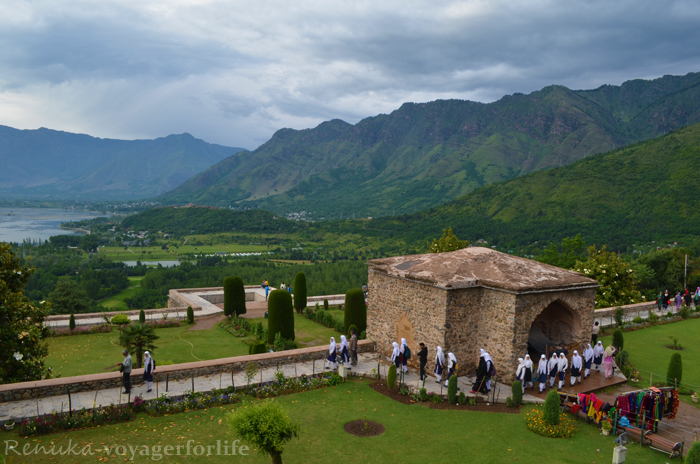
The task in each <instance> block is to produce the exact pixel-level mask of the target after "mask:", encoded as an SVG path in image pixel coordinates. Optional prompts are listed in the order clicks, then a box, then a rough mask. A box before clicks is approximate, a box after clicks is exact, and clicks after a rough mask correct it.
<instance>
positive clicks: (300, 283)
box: [292, 272, 307, 314]
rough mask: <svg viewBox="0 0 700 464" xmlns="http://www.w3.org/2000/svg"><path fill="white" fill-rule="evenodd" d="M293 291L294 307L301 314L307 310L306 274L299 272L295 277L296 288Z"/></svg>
mask: <svg viewBox="0 0 700 464" xmlns="http://www.w3.org/2000/svg"><path fill="white" fill-rule="evenodd" d="M292 290H293V291H294V307H295V308H296V310H297V312H298V313H299V314H301V313H302V312H304V308H306V295H307V293H306V274H304V273H303V272H297V275H296V276H294V287H292Z"/></svg>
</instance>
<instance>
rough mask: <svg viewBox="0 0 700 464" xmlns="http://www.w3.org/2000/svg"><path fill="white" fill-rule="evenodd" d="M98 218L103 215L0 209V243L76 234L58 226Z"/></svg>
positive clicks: (65, 211) (44, 210)
mask: <svg viewBox="0 0 700 464" xmlns="http://www.w3.org/2000/svg"><path fill="white" fill-rule="evenodd" d="M99 216H104V215H102V214H97V213H89V212H87V211H69V210H63V209H52V208H0V242H15V243H22V240H24V239H34V240H36V239H40V240H41V241H44V240H48V238H49V237H51V236H53V235H68V234H78V233H79V232H76V231H72V230H63V229H60V228H59V227H58V226H59V224H61V223H62V222H68V221H81V220H83V219H92V218H95V217H99Z"/></svg>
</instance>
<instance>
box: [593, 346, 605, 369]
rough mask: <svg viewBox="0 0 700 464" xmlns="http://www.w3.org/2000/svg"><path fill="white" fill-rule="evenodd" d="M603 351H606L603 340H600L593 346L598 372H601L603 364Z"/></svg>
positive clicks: (594, 362) (594, 361)
mask: <svg viewBox="0 0 700 464" xmlns="http://www.w3.org/2000/svg"><path fill="white" fill-rule="evenodd" d="M603 353H605V348H603V342H598V343H597V344H596V346H595V348H593V364H595V370H596V372H600V365H601V364H603Z"/></svg>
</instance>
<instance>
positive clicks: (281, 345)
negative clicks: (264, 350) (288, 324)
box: [274, 332, 284, 351]
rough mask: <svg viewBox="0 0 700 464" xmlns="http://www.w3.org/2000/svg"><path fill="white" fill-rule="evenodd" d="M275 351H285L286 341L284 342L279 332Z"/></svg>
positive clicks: (276, 337) (276, 335)
mask: <svg viewBox="0 0 700 464" xmlns="http://www.w3.org/2000/svg"><path fill="white" fill-rule="evenodd" d="M274 348H275V351H284V340H282V335H280V333H279V332H277V333H276V334H275V343H274Z"/></svg>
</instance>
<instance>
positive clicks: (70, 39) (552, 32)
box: [0, 0, 700, 148]
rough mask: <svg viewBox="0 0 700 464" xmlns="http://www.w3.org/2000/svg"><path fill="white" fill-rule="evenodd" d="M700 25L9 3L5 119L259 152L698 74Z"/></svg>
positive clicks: (448, 12) (610, 16)
mask: <svg viewBox="0 0 700 464" xmlns="http://www.w3.org/2000/svg"><path fill="white" fill-rule="evenodd" d="M699 26H700V6H698V5H697V2H694V1H677V2H658V1H657V2H649V1H642V2H640V1H636V2H631V1H622V2H609V1H608V2H602V1H579V2H554V1H530V2H512V1H468V2H440V1H430V2H428V1H413V2H412V1H401V2H399V1H390V0H387V1H385V2H372V1H367V2H363V1H355V2H340V1H332V0H326V1H318V2H315V1H308V0H307V1H304V2H301V3H299V2H297V3H293V2H287V1H260V2H255V3H251V2H246V3H242V2H241V3H239V2H230V1H223V2H218V1H198V2H194V1H192V2H190V1H185V0H182V1H178V0H170V1H149V0H143V1H139V2H136V1H133V2H132V1H126V0H125V1H103V2H99V3H96V2H81V1H73V0H71V1H61V2H51V1H45V2H41V1H40V2H25V1H20V0H17V1H12V0H10V1H6V2H3V3H2V4H0V69H2V70H3V72H2V73H0V124H8V125H14V126H17V127H38V126H40V125H43V126H49V127H55V128H59V129H64V130H72V131H80V132H87V133H92V134H94V135H99V136H111V137H156V136H162V135H167V134H169V133H174V132H184V131H188V132H191V133H193V134H194V135H195V136H198V137H201V138H204V139H206V140H209V141H212V142H217V143H224V144H229V145H239V146H247V147H249V148H254V147H255V146H257V145H259V144H260V143H263V142H264V141H265V140H267V139H268V138H269V137H270V135H271V134H272V133H273V132H274V131H275V130H277V129H279V128H281V127H294V128H305V127H312V126H315V125H316V124H318V123H320V122H321V121H323V120H327V119H332V118H341V119H345V120H346V121H348V122H352V123H354V122H356V121H358V120H359V119H361V118H363V117H367V116H372V115H374V114H377V113H380V112H390V111H392V110H393V109H396V108H398V107H399V106H400V105H401V103H403V102H405V101H429V100H433V99H436V98H464V99H473V100H479V101H493V100H496V99H499V98H500V97H502V96H503V95H504V94H510V93H514V92H523V93H528V92H531V91H534V90H538V89H540V88H542V87H544V86H547V85H551V84H561V85H566V86H568V87H570V88H575V89H580V88H595V87H597V86H599V85H602V84H620V83H622V82H623V81H625V80H628V79H633V78H654V77H660V76H662V75H664V74H685V73H687V72H691V71H700V47H697V44H698V43H700V27H699Z"/></svg>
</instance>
